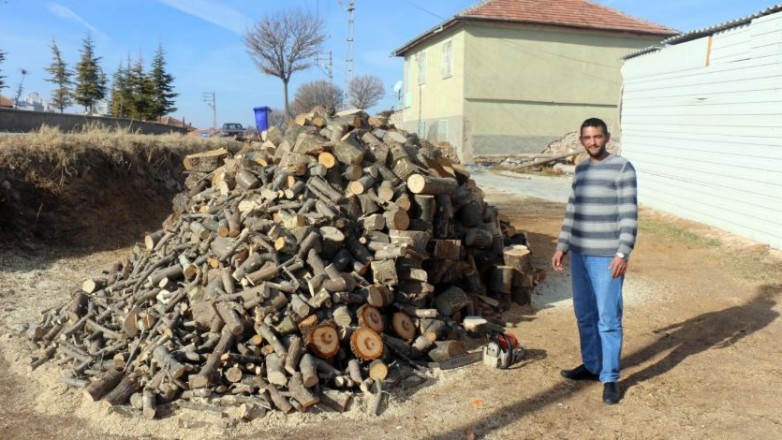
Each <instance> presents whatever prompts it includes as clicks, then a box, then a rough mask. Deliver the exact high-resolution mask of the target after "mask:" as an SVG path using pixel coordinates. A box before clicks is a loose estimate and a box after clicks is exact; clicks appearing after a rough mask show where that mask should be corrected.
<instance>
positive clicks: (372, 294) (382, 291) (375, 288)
mask: <svg viewBox="0 0 782 440" xmlns="http://www.w3.org/2000/svg"><path fill="white" fill-rule="evenodd" d="M373 270H374V268H373ZM394 271H396V268H395V269H394ZM366 292H367V304H369V305H370V306H373V307H378V308H383V307H386V306H388V305H390V304H391V303H392V302H393V301H394V292H392V291H391V290H390V289H387V288H386V287H385V286H383V285H377V284H375V285H370V286H367V287H366Z"/></svg>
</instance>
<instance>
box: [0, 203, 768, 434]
mask: <svg viewBox="0 0 782 440" xmlns="http://www.w3.org/2000/svg"><path fill="white" fill-rule="evenodd" d="M487 196H488V199H489V201H491V202H492V203H494V204H495V205H497V206H499V207H500V210H501V212H502V213H504V214H506V215H508V216H510V217H511V218H512V219H513V224H514V225H515V226H516V227H517V228H518V229H520V230H524V231H527V232H528V234H529V238H530V241H531V243H532V247H533V251H534V252H533V253H534V255H535V262H536V265H537V266H539V267H545V266H546V265H547V263H548V259H549V256H550V255H551V252H552V251H553V246H554V241H555V236H556V233H557V230H558V228H559V224H560V221H561V216H562V212H563V209H564V207H563V205H561V204H557V203H549V202H544V201H541V200H538V199H530V198H524V197H518V196H512V195H507V194H500V193H495V192H490V193H488V194H487ZM642 219H643V220H642V223H641V234H640V238H639V245H638V248H637V250H636V251H635V252H634V254H633V257H632V261H631V264H630V270H629V273H628V279H627V282H626V287H625V304H626V305H625V347H624V352H623V372H622V379H621V382H620V386H621V388H622V390H623V392H624V393H623V399H622V401H621V402H620V403H619V404H618V405H615V406H606V405H604V404H603V403H602V402H601V399H600V398H601V391H602V387H601V385H600V384H597V383H587V384H581V383H573V382H568V381H565V380H564V379H562V378H561V377H560V376H559V370H560V369H562V368H570V367H573V366H575V365H577V364H578V363H579V357H578V337H577V334H576V327H575V322H574V319H573V311H572V307H571V303H570V300H569V279H568V276H567V274H556V273H553V272H551V271H549V275H548V278H547V279H546V280H545V282H544V283H543V284H541V285H540V286H538V288H537V291H536V295H535V296H534V299H533V301H534V313H532V314H530V313H524V310H522V309H521V308H518V307H515V308H513V309H511V310H509V311H508V312H506V313H505V315H504V316H503V318H504V319H505V320H506V321H507V323H508V326H509V328H508V330H509V331H511V332H513V333H515V334H516V335H517V337H518V339H519V340H520V342H521V343H522V345H523V346H524V347H525V348H526V349H527V351H528V357H527V359H526V360H525V361H523V362H522V363H521V364H519V365H516V366H515V367H514V368H512V369H511V370H506V371H503V370H496V369H489V368H488V367H485V366H483V365H481V364H473V365H470V366H468V367H464V368H460V369H456V370H448V371H444V372H438V373H437V374H436V377H434V378H433V379H432V380H430V381H427V382H426V383H424V384H423V385H421V386H419V387H416V388H411V389H406V390H401V389H400V390H394V391H392V392H391V393H390V394H389V396H388V400H387V402H386V405H385V406H384V409H383V412H382V414H381V415H380V416H379V417H374V416H370V415H368V414H366V413H365V412H364V411H363V409H362V408H363V407H362V406H360V405H356V407H355V408H354V409H353V410H352V411H350V412H348V413H346V414H338V413H334V412H332V411H328V410H321V409H316V410H314V411H311V412H310V413H306V414H291V415H288V416H283V415H281V414H279V413H276V412H270V413H268V414H267V415H266V416H265V417H261V418H257V419H255V420H253V421H251V422H240V421H237V418H236V417H233V416H232V414H231V413H230V411H226V412H224V413H219V412H212V411H193V410H187V409H182V410H176V411H173V412H167V413H165V414H164V415H163V418H162V419H161V420H156V421H148V420H144V419H141V418H139V417H137V416H136V415H135V414H134V413H133V412H132V411H131V410H120V411H114V412H106V411H105V410H103V409H102V408H101V407H100V405H99V404H97V403H92V402H88V401H87V400H86V399H84V398H83V396H82V394H81V393H80V392H78V391H75V390H73V389H69V388H66V387H64V386H63V385H59V384H58V383H57V378H58V377H59V374H60V373H59V370H58V368H57V367H56V366H55V365H44V366H43V367H41V368H38V369H36V370H35V371H33V372H30V371H29V367H28V365H29V362H30V351H29V344H28V342H27V341H26V339H25V338H24V337H21V336H18V331H19V328H20V326H21V325H22V324H23V323H25V322H29V321H34V320H35V319H36V318H37V316H38V313H39V311H40V310H42V309H44V308H46V307H50V306H53V305H55V304H58V303H60V302H62V301H63V300H64V299H65V298H67V293H68V292H69V291H70V290H72V289H73V288H75V287H77V286H78V285H80V283H81V281H82V280H83V279H84V278H86V277H87V276H90V275H94V274H97V273H98V272H99V271H100V269H102V268H105V267H108V266H109V265H110V264H111V263H113V262H115V261H117V260H119V259H120V258H121V257H122V256H124V255H125V252H126V248H124V247H120V248H116V249H114V250H100V251H91V250H80V249H72V248H69V249H60V248H56V247H55V248H52V247H43V246H39V245H35V244H28V245H26V246H25V245H24V244H17V245H14V246H13V247H12V248H10V247H9V246H5V248H3V247H0V316H1V317H2V318H1V319H2V321H1V323H0V354H1V356H0V390H2V392H0V432H2V433H3V434H2V437H3V438H8V439H27V438H30V439H33V438H35V439H39V438H166V439H174V438H188V439H207V438H258V437H263V438H270V439H271V438H274V439H278V438H279V439H282V438H307V437H312V438H362V439H363V438H367V439H370V438H372V439H375V438H380V439H384V438H388V439H399V438H405V439H406V438H414V439H461V438H485V439H511V438H514V439H516V438H633V439H634V438H644V439H646V438H660V439H672V438H729V439H730V438H735V439H745V438H782V410H781V409H780V408H782V396H781V395H780V393H779V390H782V364H781V363H780V359H782V344H780V341H781V339H782V321H780V320H779V319H778V318H779V315H780V311H782V305H780V304H779V303H780V299H781V298H782V259H781V258H780V257H779V254H778V253H775V252H769V251H768V249H766V248H765V247H763V246H759V245H757V244H755V243H751V242H746V241H744V240H741V239H738V238H735V237H732V236H729V235H726V234H721V233H719V232H718V231H715V230H712V229H709V228H706V227H703V226H701V225H697V224H692V223H688V222H684V221H681V220H677V219H675V218H671V217H668V216H665V215H662V214H660V213H656V212H652V211H650V210H643V211H642ZM127 244H129V243H127Z"/></svg>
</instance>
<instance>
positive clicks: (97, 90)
mask: <svg viewBox="0 0 782 440" xmlns="http://www.w3.org/2000/svg"><path fill="white" fill-rule="evenodd" d="M82 41H83V43H84V45H83V46H82V49H81V60H79V63H78V64H77V65H76V88H75V90H74V99H75V100H76V102H77V103H78V104H80V105H83V106H84V110H85V111H89V112H90V113H91V112H92V111H93V109H94V108H95V104H96V103H97V102H98V101H100V100H101V99H103V98H105V97H106V81H107V80H106V75H105V74H104V73H103V70H102V69H101V68H100V66H99V65H98V62H99V61H100V59H101V58H100V57H97V56H95V46H94V44H93V42H92V37H91V36H90V35H89V34H87V37H85V38H84V40H82Z"/></svg>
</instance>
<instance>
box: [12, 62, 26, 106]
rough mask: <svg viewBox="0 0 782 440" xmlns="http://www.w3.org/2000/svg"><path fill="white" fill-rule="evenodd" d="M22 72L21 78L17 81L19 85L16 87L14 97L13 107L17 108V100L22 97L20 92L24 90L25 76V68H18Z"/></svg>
mask: <svg viewBox="0 0 782 440" xmlns="http://www.w3.org/2000/svg"><path fill="white" fill-rule="evenodd" d="M19 72H20V73H21V74H22V80H21V81H19V85H18V86H17V87H16V96H15V97H14V107H16V108H19V100H20V99H22V93H23V92H24V77H25V76H27V69H19Z"/></svg>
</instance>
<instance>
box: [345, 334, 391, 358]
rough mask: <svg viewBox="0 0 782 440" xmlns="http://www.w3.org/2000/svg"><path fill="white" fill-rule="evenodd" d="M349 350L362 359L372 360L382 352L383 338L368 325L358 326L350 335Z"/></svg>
mask: <svg viewBox="0 0 782 440" xmlns="http://www.w3.org/2000/svg"><path fill="white" fill-rule="evenodd" d="M350 350H351V351H352V352H353V354H354V355H356V357H358V358H360V359H362V360H365V361H373V360H375V359H377V358H379V357H380V355H382V354H383V339H382V338H381V337H380V335H378V334H377V332H375V331H374V330H372V329H371V328H369V327H358V328H357V329H355V330H354V331H353V335H351V337H350Z"/></svg>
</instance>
